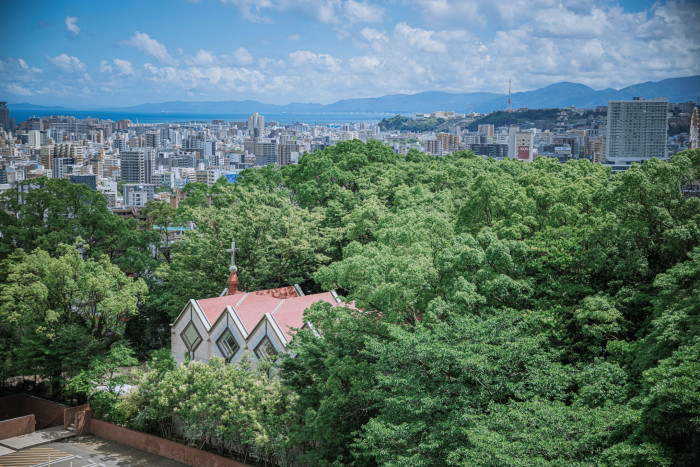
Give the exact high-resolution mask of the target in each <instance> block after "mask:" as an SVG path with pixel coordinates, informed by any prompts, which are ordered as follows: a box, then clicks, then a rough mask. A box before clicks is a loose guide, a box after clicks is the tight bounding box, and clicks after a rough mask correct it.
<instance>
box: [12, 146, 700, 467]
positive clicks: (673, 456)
mask: <svg viewBox="0 0 700 467" xmlns="http://www.w3.org/2000/svg"><path fill="white" fill-rule="evenodd" d="M698 173H700V151H685V152H683V153H680V154H678V155H676V156H674V158H673V159H672V160H671V162H668V163H666V162H661V161H656V160H651V161H648V162H646V163H644V164H643V165H641V166H637V165H634V166H632V167H631V168H630V169H629V170H628V171H627V172H625V173H622V174H615V175H612V174H611V173H610V171H609V170H608V169H607V168H605V167H603V166H601V165H598V164H593V163H591V162H589V161H585V160H572V161H569V162H567V163H566V164H560V163H559V162H557V161H556V160H552V159H547V158H539V159H537V160H535V161H534V162H533V163H521V162H518V161H513V160H503V161H494V160H489V159H485V158H479V157H475V156H474V155H473V154H471V153H470V152H459V153H455V154H452V155H449V156H445V157H437V158H435V157H430V156H426V155H424V154H421V153H418V152H416V151H411V152H409V154H407V155H398V154H395V153H394V152H393V151H392V150H391V149H390V148H388V147H386V146H384V145H382V144H381V143H379V142H376V141H370V142H368V143H361V142H359V141H350V142H342V143H339V144H337V145H336V146H334V147H330V148H328V149H326V150H324V151H322V152H317V153H314V154H305V155H304V156H302V157H301V158H300V160H299V163H298V164H295V165H291V166H285V167H282V168H279V169H274V168H272V167H267V168H263V169H259V170H247V171H245V172H243V173H242V174H241V176H240V177H239V179H238V182H237V183H236V184H233V185H229V184H226V183H219V182H217V183H216V184H215V185H214V186H213V187H207V186H205V185H200V184H192V185H190V186H188V187H187V193H188V199H187V200H186V201H185V202H184V203H183V204H182V205H181V206H180V207H179V208H178V209H177V210H174V209H170V208H169V207H166V206H162V205H161V206H158V205H151V206H149V209H148V210H147V219H148V223H147V225H144V226H141V228H142V230H138V229H136V228H134V226H131V225H128V224H123V222H124V221H119V222H120V224H119V225H123V226H125V227H124V231H123V232H122V233H121V234H120V235H122V236H125V237H126V240H124V241H122V239H115V240H110V238H111V237H110V235H112V234H111V230H110V228H103V225H102V224H101V223H99V222H93V221H92V220H91V219H92V217H91V216H92V214H90V212H92V211H90V210H91V209H92V210H96V211H97V212H98V213H99V216H103V215H104V216H107V217H106V218H105V219H109V216H108V215H107V214H104V210H103V208H102V207H100V206H101V205H100V201H99V199H97V198H95V199H92V198H90V195H89V194H83V193H82V192H80V193H77V194H75V196H77V198H75V199H74V198H71V196H68V197H67V198H66V199H68V200H73V201H71V202H63V201H61V203H59V204H60V205H57V206H54V205H53V204H52V203H54V204H55V203H56V202H57V201H55V200H52V199H51V197H50V196H46V197H44V195H43V194H40V193H38V194H36V195H33V194H32V193H34V192H33V191H30V192H29V194H32V196H33V198H32V201H31V202H30V203H26V204H21V203H16V202H15V199H16V198H17V196H18V194H16V193H15V194H11V195H7V196H6V197H5V198H4V202H5V209H6V213H5V214H3V216H4V217H3V218H2V221H3V225H4V226H5V225H6V226H8V227H7V228H8V230H7V232H8V234H7V235H5V233H4V231H3V236H2V248H3V250H2V251H1V252H0V253H2V255H3V256H2V258H4V259H5V261H4V262H3V263H2V268H1V269H0V273H1V274H2V278H3V281H4V283H3V286H2V287H3V296H7V297H10V299H9V300H5V302H4V303H3V305H2V308H1V310H2V312H3V313H4V316H6V317H8V320H3V323H2V324H1V326H4V328H3V329H2V332H3V336H10V337H11V339H21V340H22V342H25V341H26V342H27V343H26V344H22V345H25V346H29V345H30V344H31V339H34V338H35V337H36V335H37V334H38V332H39V331H40V330H42V329H44V328H46V329H49V330H51V329H53V328H52V327H51V326H56V325H58V324H59V323H60V325H61V326H63V327H64V328H65V333H69V332H73V333H75V334H76V335H77V336H78V337H76V339H77V338H79V336H87V337H89V338H90V339H93V338H99V339H102V341H104V342H103V343H102V344H101V345H102V347H101V349H102V351H105V352H106V350H107V347H106V346H107V345H111V343H112V342H116V341H122V343H126V344H131V345H132V346H133V347H135V348H136V350H138V351H139V352H140V354H141V355H142V354H143V353H145V351H146V350H148V349H155V348H157V347H159V346H161V345H167V344H168V343H169V342H168V336H169V334H168V332H167V326H166V324H167V322H168V321H169V320H172V319H173V318H174V317H175V316H176V315H177V314H178V313H179V312H180V311H181V310H182V308H183V307H184V305H185V304H186V302H187V300H189V299H190V298H204V297H209V296H213V295H218V294H219V293H220V292H221V290H222V289H223V288H224V287H225V284H226V277H227V274H228V262H229V255H228V254H227V253H226V251H225V250H226V248H228V246H229V244H230V242H231V238H235V241H236V245H237V246H238V247H239V248H241V251H240V253H239V255H237V264H238V267H239V277H240V280H241V285H240V288H241V289H243V290H256V289H261V288H268V287H278V286H284V285H291V284H294V283H299V284H300V285H301V286H302V288H303V289H305V290H307V291H318V290H328V289H335V290H336V291H337V292H338V293H339V294H340V295H342V296H343V297H345V299H346V301H348V302H352V303H354V305H355V308H354V309H352V310H348V309H344V308H338V307H335V308H333V307H327V306H320V305H318V306H314V307H312V308H311V309H310V310H308V311H307V319H308V320H309V321H310V322H312V323H314V330H304V331H299V332H298V333H297V336H296V337H295V339H294V340H293V342H292V343H291V344H290V350H291V352H292V354H293V355H294V356H293V357H290V356H282V357H281V358H280V359H279V360H278V362H277V363H276V364H275V368H273V369H271V370H270V371H262V372H260V373H258V372H256V371H253V370H250V369H249V368H245V367H232V366H230V365H225V364H223V363H222V362H219V361H213V362H211V363H210V364H208V365H204V364H199V363H191V364H189V365H186V366H184V367H181V368H178V369H173V366H172V362H169V361H168V359H167V358H160V359H159V360H158V359H157V360H156V361H155V363H153V362H152V363H149V364H148V367H147V369H146V371H145V372H144V374H143V375H142V376H141V377H140V381H139V388H138V390H137V391H135V392H134V393H132V394H130V395H129V396H127V397H126V398H123V399H121V401H120V400H114V401H112V406H109V405H108V406H107V408H106V409H105V411H106V412H105V413H107V414H110V415H109V416H112V417H113V419H115V420H119V421H120V422H121V423H124V424H127V425H129V426H132V427H136V428H139V429H143V430H147V431H151V432H154V433H159V434H162V435H167V434H168V429H167V427H168V426H169V424H170V423H171V422H172V418H173V417H176V418H178V419H179V420H181V422H182V423H183V424H184V425H183V426H184V430H185V438H186V439H187V441H188V442H191V443H193V444H196V445H198V446H199V445H202V444H206V443H210V442H211V443H213V444H216V443H214V441H217V440H218V441H217V442H218V444H217V445H219V446H222V445H223V446H227V447H229V448H231V449H234V450H237V451H238V452H239V453H241V454H243V456H244V457H245V456H247V455H250V456H253V457H257V458H259V459H261V460H263V459H264V460H266V461H269V462H273V463H279V464H299V463H306V464H308V465H338V464H349V465H375V464H382V465H524V464H529V465H598V464H607V465H692V464H697V463H698V462H700V458H698V454H697V453H698V452H700V425H699V424H698V419H699V417H700V408H699V407H700V405H699V402H698V401H700V398H699V397H700V396H699V393H700V387H699V386H698V381H700V373H698V372H699V371H700V370H699V367H698V361H700V355H699V354H698V349H699V348H700V332H699V330H700V322H699V321H698V320H699V318H698V316H699V315H700V199H698V198H693V197H688V196H686V193H685V191H684V190H685V188H684V187H685V186H686V185H687V184H688V183H689V182H690V181H692V180H694V179H695V178H696V177H697V174H698ZM60 183H62V182H60ZM47 187H49V185H48V184H47ZM49 188H51V187H49ZM51 189H55V190H59V191H61V190H68V191H70V190H72V189H73V188H71V187H68V186H62V185H60V186H59V185H56V186H55V187H53V188H51ZM27 196H28V195H27ZM59 198H60V197H59ZM60 199H63V198H60ZM13 203H14V204H13ZM71 203H72V204H71ZM83 211H85V212H83ZM54 213H58V214H57V218H56V219H55V220H54ZM72 213H76V215H75V216H74V215H73V214H72ZM25 216H26V219H25ZM105 222H116V221H111V220H105ZM25 223H26V225H30V224H31V225H32V226H35V227H36V231H34V232H32V233H29V232H25V231H24V230H25V229H24V227H23V226H24V225H25ZM105 225H106V224H105ZM168 225H193V226H194V228H193V229H192V230H191V231H189V232H188V233H187V234H186V235H185V237H184V239H183V240H182V241H180V242H178V243H176V244H174V245H169V244H164V243H162V236H163V231H160V232H159V231H158V229H159V228H161V229H162V228H164V227H167V226H168ZM120 228H121V227H120ZM75 235H80V236H81V237H82V238H83V242H84V243H83V245H84V247H81V246H80V245H78V246H77V248H76V247H70V248H69V247H67V246H66V245H69V244H73V243H74V236H75ZM149 235H150V236H149ZM129 238H133V239H134V242H135V243H133V247H132V244H130V243H129V242H130V240H129ZM117 240H118V241H117ZM136 240H138V241H136ZM120 242H121V243H120ZM124 242H126V243H124ZM159 242H161V243H159ZM143 245H152V246H151V247H146V248H144V247H143ZM153 246H155V247H153ZM88 247H89V248H88ZM36 248H39V250H35V249H36ZM71 248H72V249H71ZM81 248H83V249H81ZM130 248H131V249H130ZM146 253H147V254H146ZM104 255H106V256H104ZM110 259H111V261H112V262H113V263H114V264H116V265H117V266H118V268H121V271H119V270H118V269H114V266H111V263H110V262H109V261H110ZM52 261H56V262H57V263H56V264H55V265H54V264H53V263H51V262H52ZM64 263H65V264H64ZM49 264H52V266H51V268H54V267H55V268H58V269H57V270H59V271H64V270H65V271H66V273H65V275H62V273H61V274H56V275H55V277H48V275H47V274H46V273H45V271H46V270H47V269H46V268H47V267H49V266H48V265H49ZM76 267H79V268H83V269H82V270H85V271H86V272H85V274H92V272H89V271H94V273H95V274H97V276H98V277H102V276H105V278H104V279H103V281H101V282H99V281H98V282H99V284H97V283H95V284H93V283H92V282H91V281H86V283H85V284H83V283H82V282H81V281H78V282H81V283H80V285H79V286H78V285H76V286H72V285H71V286H70V287H74V288H72V289H70V290H71V293H73V294H74V295H71V297H75V298H73V300H78V302H77V303H78V304H82V303H83V302H82V301H81V300H83V299H80V298H78V297H79V294H85V293H88V292H90V291H91V290H92V289H91V287H97V285H100V287H102V288H106V289H107V291H106V292H104V293H105V294H107V292H109V293H110V294H112V296H114V297H117V296H119V294H120V293H126V292H125V290H126V289H128V290H130V291H129V292H128V296H129V297H139V299H138V300H136V299H135V298H129V299H125V301H124V303H125V304H133V305H134V306H135V307H136V308H133V307H131V305H129V307H128V310H126V309H122V308H119V307H116V308H113V307H110V306H108V305H109V303H112V302H111V301H108V302H107V303H105V304H104V305H103V306H104V307H105V308H104V310H105V312H104V314H103V313H99V317H100V319H105V320H112V321H109V322H111V323H113V319H114V318H116V317H119V316H122V315H124V314H125V313H127V314H130V315H131V314H133V313H134V311H135V309H138V311H139V313H138V315H135V316H133V317H132V319H131V320H130V321H129V324H127V328H126V333H125V335H124V336H125V337H123V338H122V337H120V336H116V335H115V333H114V331H113V330H112V333H111V334H110V333H107V334H105V333H104V330H105V329H107V328H109V326H108V327H104V326H102V327H100V325H99V324H98V323H93V321H91V319H90V315H89V313H87V312H85V313H87V314H86V316H87V317H86V318H82V319H80V320H76V319H75V318H74V321H71V320H70V319H71V318H70V317H71V316H73V315H74V314H75V313H83V311H82V308H81V306H82V305H80V306H78V307H77V308H75V307H74V306H68V307H67V308H65V307H64V308H61V309H60V310H59V309H57V307H58V305H59V304H60V303H63V302H65V300H66V297H67V295H65V294H64V295H61V299H60V300H58V299H55V300H49V298H48V297H46V296H45V294H44V295H42V293H43V292H42V290H45V289H46V288H47V285H46V283H48V281H55V280H58V279H59V278H62V277H66V278H67V277H69V276H70V274H69V273H71V271H73V269H71V268H76ZM124 273H128V274H132V275H136V276H138V277H141V278H143V280H144V281H146V282H147V283H148V286H149V289H150V293H149V294H148V296H147V297H145V298H142V297H143V294H142V290H141V289H140V288H139V287H142V286H141V285H139V284H141V283H140V282H139V281H136V282H134V281H133V280H131V279H126V276H124V275H123V274H124ZM120 274H121V275H120ZM64 282H65V284H67V285H65V286H66V287H68V286H69V285H70V284H72V283H71V282H70V281H68V280H67V279H66V280H65V281H64ZM64 282H61V284H62V286H64V285H63V284H64ZM102 282H104V283H102ZM25 284H26V286H25ZM91 284H92V285H91ZM42 287H43V288H42ZM54 287H55V286H54ZM135 288H139V289H138V290H136V289H135ZM61 290H63V289H61ZM73 290H75V292H73ZM28 295H31V296H32V297H37V299H32V300H28V299H26V297H27V296H28ZM42 300H43V301H42ZM34 302H36V303H34ZM23 307H24V308H23ZM25 309H26V311H25ZM76 310H77V311H76ZM25 315H26V316H25ZM13 320H14V321H13ZM9 323H12V324H11V326H10V324H9ZM71 323H79V324H80V329H79V330H75V329H73V330H71V329H70V325H71ZM131 323H137V324H138V325H135V326H133V327H132V328H130V326H131ZM17 325H20V326H21V328H20V329H21V333H20V334H19V335H18V334H17V332H16V329H15V326H17ZM112 328H113V327H112ZM27 331H28V332H27ZM62 332H64V331H62ZM32 336H34V337H32ZM10 337H8V338H10ZM87 337H85V339H87ZM117 337H119V338H117ZM102 341H101V342H102ZM5 342H10V341H9V340H6V341H5ZM12 342H19V341H12ZM105 342H106V343H105ZM5 345H6V346H5V353H3V355H11V352H9V351H8V348H9V344H5ZM31 345H34V347H33V348H36V349H47V348H48V349H50V350H51V352H56V355H64V357H65V359H66V362H69V359H70V358H73V356H72V354H71V353H70V352H65V353H63V354H62V353H61V352H63V351H64V350H63V347H62V346H61V345H62V344H60V342H56V343H54V344H47V343H44V344H31ZM27 348H29V347H27ZM83 348H88V347H87V346H84V347H83ZM112 348H113V349H114V348H118V347H116V346H113V347H112ZM22 355H26V356H27V358H28V359H32V358H34V356H33V355H35V354H32V353H29V352H27V353H23V354H22ZM110 355H111V354H110ZM115 355H116V356H118V355H119V354H115ZM64 357H62V358H64ZM161 357H162V356H161ZM7 358H10V357H7ZM37 358H38V357H37ZM41 358H42V359H44V360H46V361H48V360H47V358H48V357H43V356H42V357H41ZM105 359H107V360H105ZM44 360H41V361H44ZM53 361H56V360H53ZM87 361H88V362H89V361H90V360H87ZM80 362H81V363H84V362H86V360H85V359H82V360H80ZM105 362H109V359H108V358H107V357H104V359H101V360H100V359H98V360H95V361H93V363H92V367H91V368H93V369H94V368H97V369H99V368H104V367H105V365H107V363H105ZM67 364H69V363H66V365H67ZM100 365H102V366H100ZM87 366H88V365H87V363H84V367H87ZM77 369H81V368H79V367H78V366H77V367H76V371H74V374H76V373H77ZM64 371H65V370H64ZM89 374H90V373H86V374H85V375H89ZM93 379H94V378H93ZM78 381H79V380H78ZM76 384H77V383H76ZM261 388H262V389H261ZM84 391H86V392H89V391H88V390H85V389H84ZM158 391H162V395H161V396H159V397H152V396H153V395H154V394H160V392H158ZM217 408H220V409H221V410H217ZM246 430H247V431H246ZM222 443H223V444H222Z"/></svg>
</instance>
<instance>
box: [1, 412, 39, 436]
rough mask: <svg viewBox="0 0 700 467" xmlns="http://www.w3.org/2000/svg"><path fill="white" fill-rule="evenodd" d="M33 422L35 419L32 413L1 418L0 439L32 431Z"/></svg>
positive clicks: (34, 422)
mask: <svg viewBox="0 0 700 467" xmlns="http://www.w3.org/2000/svg"><path fill="white" fill-rule="evenodd" d="M35 424H36V419H35V418H34V415H25V416H24V417H18V418H11V419H10V420H3V421H2V422H0V440H1V439H7V438H14V437H15V436H20V435H26V434H28V433H34V427H35Z"/></svg>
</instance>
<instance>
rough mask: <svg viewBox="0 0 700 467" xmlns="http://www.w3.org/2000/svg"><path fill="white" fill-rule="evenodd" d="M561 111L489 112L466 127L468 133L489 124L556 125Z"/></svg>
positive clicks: (497, 125)
mask: <svg viewBox="0 0 700 467" xmlns="http://www.w3.org/2000/svg"><path fill="white" fill-rule="evenodd" d="M559 112H561V110H559V109H527V110H518V111H517V112H506V111H497V112H491V113H490V114H488V115H486V116H485V117H481V118H479V119H476V120H475V121H474V122H472V123H470V124H469V126H468V127H467V128H468V129H469V131H476V130H477V128H478V127H479V125H487V124H491V125H494V126H496V127H499V126H507V125H521V124H523V123H527V122H535V121H537V120H541V121H544V122H546V123H556V121H557V117H558V115H559Z"/></svg>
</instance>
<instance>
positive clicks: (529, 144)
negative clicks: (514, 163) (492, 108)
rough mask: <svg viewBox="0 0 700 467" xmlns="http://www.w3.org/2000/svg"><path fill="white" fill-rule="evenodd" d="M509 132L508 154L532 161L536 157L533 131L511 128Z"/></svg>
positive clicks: (521, 159) (511, 156)
mask: <svg viewBox="0 0 700 467" xmlns="http://www.w3.org/2000/svg"><path fill="white" fill-rule="evenodd" d="M510 130H511V131H509V134H508V156H509V157H510V158H511V159H518V160H519V161H529V162H532V160H533V159H534V147H535V144H534V143H535V141H534V140H535V138H534V135H533V133H532V132H531V131H517V130H514V128H513V127H511V128H510Z"/></svg>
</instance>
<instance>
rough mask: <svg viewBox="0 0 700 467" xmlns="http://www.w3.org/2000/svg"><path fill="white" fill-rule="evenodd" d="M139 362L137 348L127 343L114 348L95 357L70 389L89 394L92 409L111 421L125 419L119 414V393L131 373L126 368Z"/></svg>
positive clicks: (98, 415) (100, 416)
mask: <svg viewBox="0 0 700 467" xmlns="http://www.w3.org/2000/svg"><path fill="white" fill-rule="evenodd" d="M136 364H138V360H136V358H135V357H134V355H133V351H132V350H131V349H129V348H127V347H124V346H123V345H118V346H115V347H112V348H111V349H110V351H109V353H108V354H105V355H100V356H98V357H96V358H94V359H93V360H92V362H91V363H90V367H89V368H88V369H87V370H82V371H81V372H80V373H79V374H78V375H77V376H76V377H75V378H73V379H71V381H70V383H69V384H68V388H69V389H70V390H72V391H75V392H78V393H82V394H85V395H86V396H87V399H88V402H89V403H90V408H91V409H92V410H94V412H95V415H96V416H97V417H98V418H101V419H103V420H107V421H111V422H113V421H117V422H119V421H121V420H122V418H123V417H122V416H121V415H120V414H119V410H118V405H119V396H120V394H122V393H124V392H126V384H127V383H128V382H129V381H130V378H129V375H128V374H127V373H125V372H124V371H123V370H122V367H130V366H134V365H136Z"/></svg>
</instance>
